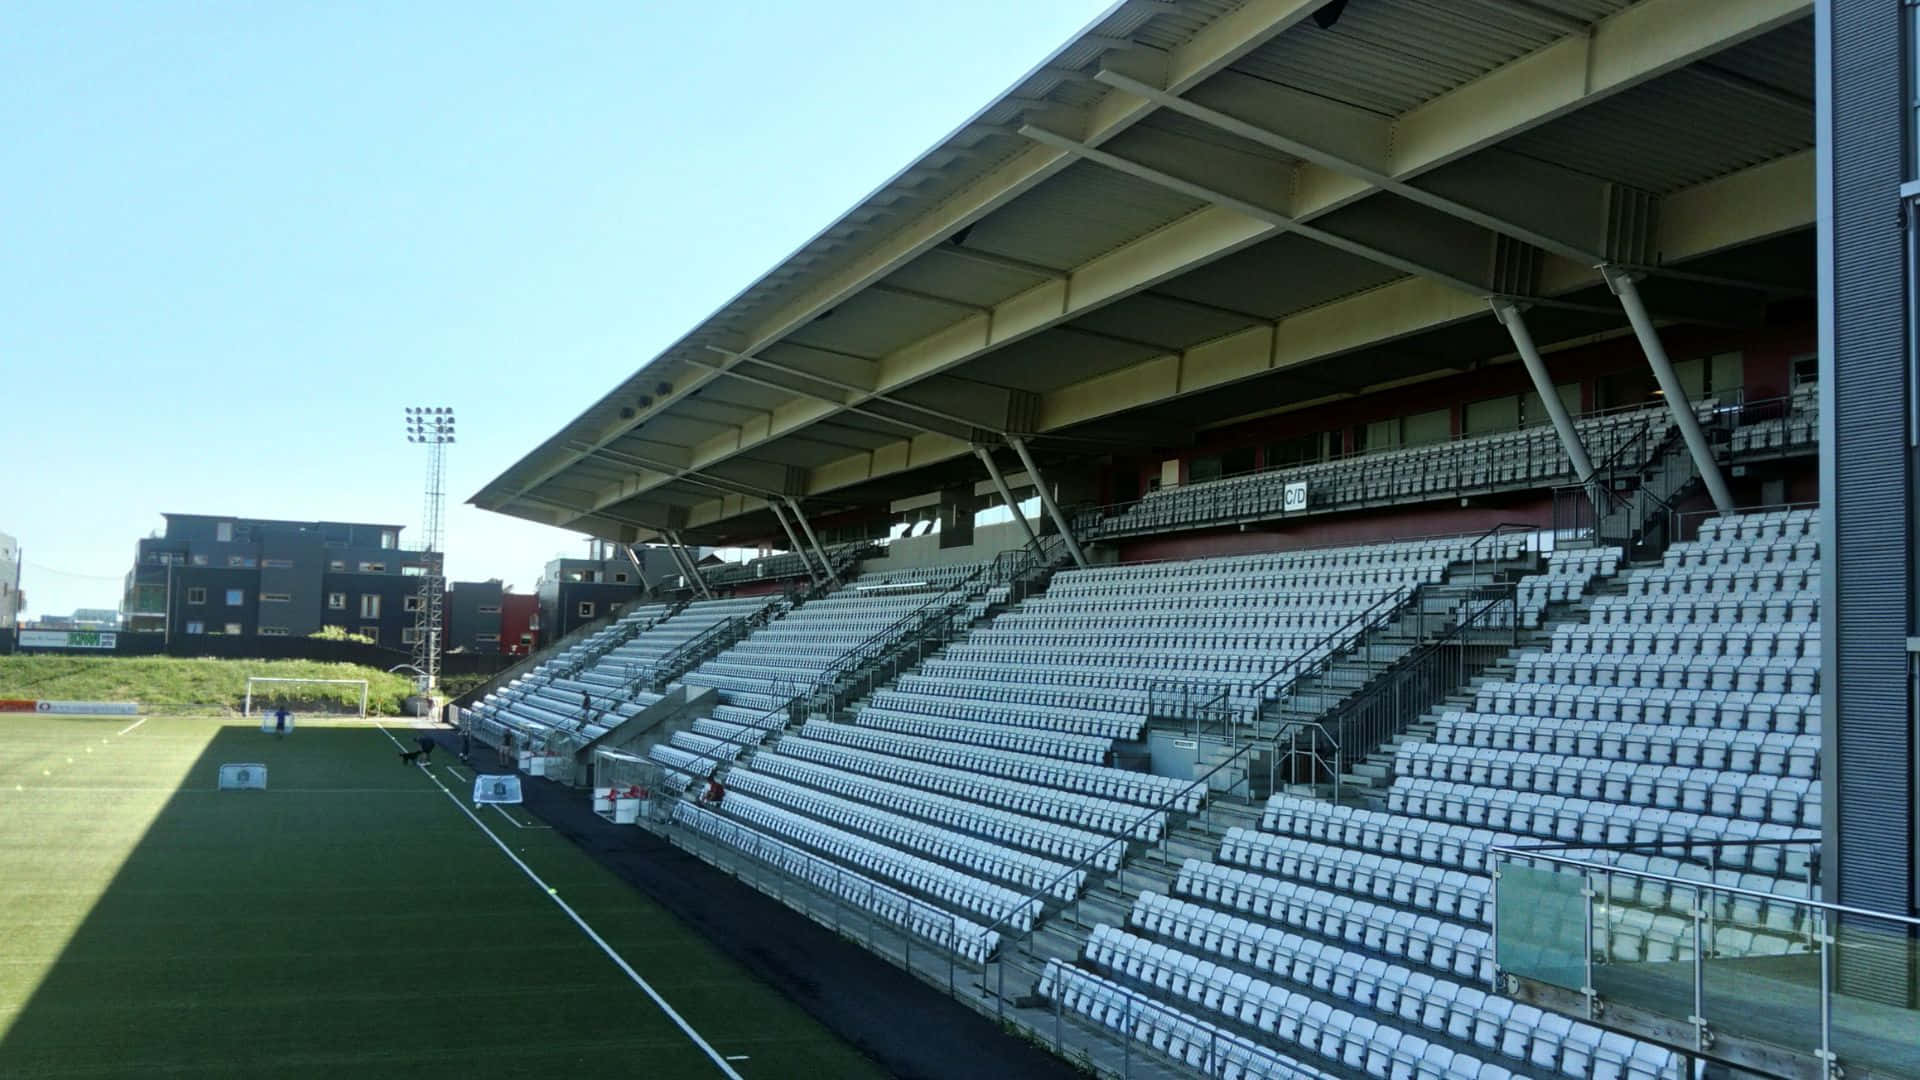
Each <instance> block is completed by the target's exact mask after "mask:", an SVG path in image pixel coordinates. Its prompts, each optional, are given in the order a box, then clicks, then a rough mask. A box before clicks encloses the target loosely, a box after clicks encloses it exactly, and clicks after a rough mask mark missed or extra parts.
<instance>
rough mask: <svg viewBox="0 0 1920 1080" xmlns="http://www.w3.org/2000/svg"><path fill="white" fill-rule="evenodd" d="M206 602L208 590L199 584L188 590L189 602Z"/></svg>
mask: <svg viewBox="0 0 1920 1080" xmlns="http://www.w3.org/2000/svg"><path fill="white" fill-rule="evenodd" d="M206 602H207V590H205V589H203V588H200V587H199V586H195V587H194V588H191V589H188V590H187V603H189V604H204V603H206Z"/></svg>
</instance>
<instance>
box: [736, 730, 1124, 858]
mask: <svg viewBox="0 0 1920 1080" xmlns="http://www.w3.org/2000/svg"><path fill="white" fill-rule="evenodd" d="M753 768H754V771H755V772H763V773H768V774H770V775H773V776H779V777H783V778H785V779H788V780H792V781H795V782H796V783H801V784H807V785H810V786H812V787H816V788H820V789H821V790H823V791H831V792H833V793H835V794H838V795H843V796H846V797H847V798H850V799H858V800H860V801H862V802H868V803H872V804H874V805H876V806H884V807H887V808H888V809H891V810H898V811H901V812H903V813H909V814H912V815H914V816H915V817H921V818H925V819H927V820H928V821H933V822H936V823H939V824H942V825H951V826H954V827H956V828H960V829H965V830H967V831H968V832H973V833H978V834H979V835H981V836H985V837H988V838H991V839H993V840H997V841H1001V842H1003V843H1008V844H1013V845H1015V846H1017V847H1023V848H1027V849H1029V850H1032V851H1038V852H1040V853H1041V854H1043V855H1048V856H1052V857H1054V858H1057V859H1064V860H1066V861H1067V862H1069V863H1079V862H1081V861H1083V860H1087V859H1091V860H1093V861H1092V865H1093V866H1095V867H1097V868H1098V869H1101V870H1106V871H1108V872H1111V871H1113V870H1115V869H1118V868H1119V866H1120V855H1121V851H1122V850H1123V848H1124V846H1125V845H1123V844H1121V843H1119V842H1117V841H1116V840H1115V839H1114V838H1113V837H1109V836H1102V835H1101V834H1099V833H1096V832H1090V831H1088V830H1086V829H1080V828H1075V827H1074V826H1072V825H1062V824H1060V823H1058V822H1054V821H1045V820H1042V819H1040V818H1034V817H1027V816H1026V815H1023V814H1016V813H1013V812H1012V811H1008V810H995V809H993V808H991V807H987V806H982V805H980V804H979V803H977V802H974V801H972V800H969V799H955V798H951V797H949V796H946V795H935V794H933V793H932V792H928V791H922V790H920V789H918V788H913V787H908V786H906V785H904V784H893V783H889V782H887V781H885V780H876V779H874V778H872V777H869V776H862V775H860V774H859V773H855V772H849V771H845V770H841V769H834V768H829V767H827V766H824V765H817V764H814V763H813V762H810V761H805V760H802V759H800V758H797V757H787V756H785V755H782V754H778V753H774V752H771V751H769V752H766V753H761V754H756V755H755V756H754V759H753Z"/></svg>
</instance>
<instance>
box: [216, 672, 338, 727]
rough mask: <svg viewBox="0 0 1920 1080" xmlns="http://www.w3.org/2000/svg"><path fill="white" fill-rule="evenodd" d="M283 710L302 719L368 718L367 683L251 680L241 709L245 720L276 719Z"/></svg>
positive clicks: (253, 676) (266, 678)
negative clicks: (257, 718)
mask: <svg viewBox="0 0 1920 1080" xmlns="http://www.w3.org/2000/svg"><path fill="white" fill-rule="evenodd" d="M281 709H285V710H287V711H288V712H289V713H292V714H295V715H297V716H299V717H300V718H301V719H311V718H313V717H324V716H356V717H361V718H363V719H364V718H365V717H366V715H367V680H365V679H283V678H273V677H269V676H266V675H249V676H247V696H246V700H245V702H244V703H243V704H242V705H241V714H242V715H243V716H247V717H249V718H251V717H259V718H261V720H262V721H263V722H265V721H267V720H270V719H272V717H273V715H274V714H275V713H277V712H279V711H280V710H281Z"/></svg>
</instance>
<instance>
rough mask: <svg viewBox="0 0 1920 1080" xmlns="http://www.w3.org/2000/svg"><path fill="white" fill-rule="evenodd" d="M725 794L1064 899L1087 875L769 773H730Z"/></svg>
mask: <svg viewBox="0 0 1920 1080" xmlns="http://www.w3.org/2000/svg"><path fill="white" fill-rule="evenodd" d="M727 790H729V791H732V792H745V793H746V794H749V795H752V796H754V797H756V798H760V799H765V800H767V801H769V802H772V803H777V804H779V805H781V806H783V807H786V808H787V809H790V810H795V811H798V812H800V813H803V814H806V815H808V816H810V817H815V818H819V819H821V820H822V821H827V822H831V823H832V824H833V825H834V826H835V827H838V828H845V829H848V830H852V831H857V832H861V833H866V834H868V835H869V836H870V837H873V838H875V839H878V840H881V841H884V842H885V843H887V844H889V845H891V846H893V847H895V848H897V849H899V850H901V851H905V852H913V853H917V854H920V855H924V856H926V857H928V858H932V859H938V860H940V861H942V862H946V863H951V864H953V865H955V866H958V867H964V868H966V869H967V870H970V871H976V872H978V873H980V874H983V875H986V876H989V877H996V878H999V879H1001V880H1002V881H1011V882H1013V883H1014V884H1015V885H1018V886H1020V887H1021V888H1023V889H1027V890H1039V889H1044V890H1046V891H1048V892H1049V893H1051V894H1052V895H1054V896H1056V897H1059V898H1060V899H1062V900H1072V899H1073V898H1074V897H1075V896H1078V895H1079V893H1080V889H1081V887H1082V886H1083V885H1085V883H1086V877H1087V875H1086V871H1084V870H1072V871H1071V872H1069V867H1068V866H1067V865H1066V864H1065V863H1059V862H1055V861H1053V860H1052V859H1048V858H1044V857H1042V856H1039V855H1033V854H1029V853H1028V852H1024V851H1016V850H1014V849H1012V848H1009V847H1005V846H1003V845H1001V844H998V843H994V842H992V841H988V840H982V839H979V838H978V837H973V836H968V835H967V834H965V833H959V832H955V831H953V830H952V829H947V828H943V827H941V826H939V825H933V824H929V823H927V822H923V821H919V820H917V819H915V818H910V817H907V816H905V815H902V814H895V813H892V812H890V811H887V810H882V809H880V808H878V807H874V806H869V805H867V804H865V803H861V802H857V801H855V800H853V799H844V798H841V797H840V796H838V795H830V794H828V793H826V792H824V791H821V790H819V789H817V788H813V787H808V786H806V785H804V784H798V783H795V782H793V781H791V780H787V779H783V778H781V777H778V776H775V775H773V774H771V773H762V772H759V771H758V770H757V769H755V768H753V767H751V766H744V767H741V768H736V769H733V770H731V771H730V772H728V773H727Z"/></svg>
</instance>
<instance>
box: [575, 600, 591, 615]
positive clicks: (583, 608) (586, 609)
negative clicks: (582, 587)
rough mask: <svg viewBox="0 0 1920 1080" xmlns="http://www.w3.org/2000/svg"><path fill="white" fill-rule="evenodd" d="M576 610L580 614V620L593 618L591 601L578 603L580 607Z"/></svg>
mask: <svg viewBox="0 0 1920 1080" xmlns="http://www.w3.org/2000/svg"><path fill="white" fill-rule="evenodd" d="M578 610H579V612H580V617H581V618H583V619H591V618H593V601H591V600H582V601H580V607H579V608H578Z"/></svg>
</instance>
